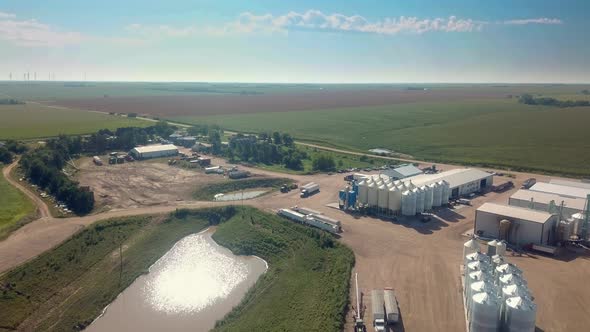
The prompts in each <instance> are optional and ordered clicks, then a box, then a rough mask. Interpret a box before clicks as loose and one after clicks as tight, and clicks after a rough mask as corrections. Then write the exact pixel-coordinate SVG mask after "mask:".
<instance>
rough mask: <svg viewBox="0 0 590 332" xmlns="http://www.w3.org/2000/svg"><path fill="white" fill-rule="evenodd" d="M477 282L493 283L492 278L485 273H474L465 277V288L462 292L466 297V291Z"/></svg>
mask: <svg viewBox="0 0 590 332" xmlns="http://www.w3.org/2000/svg"><path fill="white" fill-rule="evenodd" d="M477 281H485V282H487V283H493V282H494V277H493V276H492V275H491V274H490V273H489V272H486V271H474V272H471V273H469V274H467V275H466V276H465V287H464V289H463V291H464V292H465V295H467V290H469V289H471V285H472V284H473V283H474V282H477Z"/></svg>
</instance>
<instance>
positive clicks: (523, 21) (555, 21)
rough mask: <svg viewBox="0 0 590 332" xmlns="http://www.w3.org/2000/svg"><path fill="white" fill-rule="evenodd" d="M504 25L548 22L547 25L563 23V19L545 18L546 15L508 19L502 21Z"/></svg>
mask: <svg viewBox="0 0 590 332" xmlns="http://www.w3.org/2000/svg"><path fill="white" fill-rule="evenodd" d="M502 23H503V24H506V25H526V24H549V25H556V24H563V21H562V20H560V19H557V18H547V17H539V18H527V19H520V20H508V21H504V22H502Z"/></svg>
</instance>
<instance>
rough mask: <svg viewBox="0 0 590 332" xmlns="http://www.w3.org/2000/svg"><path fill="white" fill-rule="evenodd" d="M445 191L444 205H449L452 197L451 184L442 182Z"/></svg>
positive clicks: (443, 192)
mask: <svg viewBox="0 0 590 332" xmlns="http://www.w3.org/2000/svg"><path fill="white" fill-rule="evenodd" d="M441 182H442V185H443V191H442V202H441V203H442V204H449V198H450V197H451V187H450V185H449V183H448V182H447V181H445V180H442V181H441Z"/></svg>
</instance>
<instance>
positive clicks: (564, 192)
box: [529, 182, 590, 199]
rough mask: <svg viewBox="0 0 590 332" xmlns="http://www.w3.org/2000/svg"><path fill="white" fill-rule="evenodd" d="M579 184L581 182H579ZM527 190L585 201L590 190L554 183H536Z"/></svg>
mask: <svg viewBox="0 0 590 332" xmlns="http://www.w3.org/2000/svg"><path fill="white" fill-rule="evenodd" d="M580 184H581V182H580ZM529 190H532V191H539V192H543V193H549V194H556V195H559V196H565V197H577V198H583V199H585V198H586V197H587V196H588V195H590V188H583V187H579V186H578V187H573V186H566V185H562V184H556V183H545V182H537V183H535V185H534V186H532V187H530V188H529Z"/></svg>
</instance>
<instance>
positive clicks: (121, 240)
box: [0, 207, 354, 331]
mask: <svg viewBox="0 0 590 332" xmlns="http://www.w3.org/2000/svg"><path fill="white" fill-rule="evenodd" d="M220 222H221V223H222V224H221V226H219V229H218V231H217V233H216V234H215V239H216V241H218V242H220V243H221V244H223V245H225V246H227V247H228V248H230V249H232V251H234V252H236V253H241V254H256V255H258V256H260V257H262V258H264V259H265V260H266V261H267V262H269V270H268V271H267V273H266V274H265V275H264V276H263V277H261V279H260V280H259V281H258V282H257V283H256V285H255V286H254V288H253V289H252V290H250V291H249V292H248V294H247V295H246V297H245V299H244V302H243V303H242V304H241V305H240V306H238V307H236V308H235V309H234V311H232V312H231V313H230V314H229V315H228V316H227V317H226V319H225V320H224V323H223V324H221V325H220V327H219V328H220V329H222V330H232V331H233V330H236V328H237V329H238V330H240V329H241V330H244V331H254V330H258V331H271V330H293V331H295V330H296V331H302V330H303V331H312V330H320V329H321V330H327V331H338V330H340V327H341V324H342V322H343V315H344V312H345V311H344V308H345V306H346V304H347V302H348V281H349V278H350V271H351V268H352V263H353V259H354V257H353V255H352V252H351V251H350V250H349V249H348V248H346V247H343V246H341V245H339V244H337V243H336V242H335V241H334V240H333V239H332V237H331V236H330V235H326V234H320V232H319V231H314V230H311V229H309V228H306V227H303V226H300V225H297V224H294V223H291V222H289V221H286V220H283V219H281V218H279V217H277V216H274V215H269V214H266V213H263V212H260V211H258V210H254V209H251V208H243V210H241V209H240V208H236V207H226V208H219V209H203V210H192V211H189V210H179V211H177V212H175V213H173V214H171V215H169V216H139V217H127V218H118V219H112V220H107V221H102V222H99V223H97V224H95V225H93V226H90V227H89V228H87V229H85V230H83V231H81V232H80V233H78V234H76V235H74V236H73V237H72V238H71V239H69V240H68V241H66V242H64V243H63V244H61V245H60V246H58V247H57V248H55V249H54V250H52V251H48V252H46V253H44V254H42V255H41V256H39V257H37V258H35V259H33V260H32V261H30V262H27V263H25V264H24V265H22V266H20V267H17V268H16V269H14V270H12V271H10V272H8V273H6V274H4V275H2V276H0V288H2V293H0V331H9V330H14V329H16V328H17V327H18V328H19V329H22V330H34V331H49V330H51V331H78V330H80V329H83V328H84V327H86V326H88V324H90V323H91V322H92V320H93V319H94V318H96V317H97V316H98V315H99V314H100V313H101V311H102V309H103V308H104V307H105V306H106V305H108V304H109V303H111V302H112V301H113V300H114V299H115V298H116V296H117V295H118V294H119V293H120V292H121V291H123V290H124V289H125V288H126V287H127V286H128V285H130V284H131V283H132V282H133V281H134V280H135V279H136V278H137V277H138V276H139V275H141V274H142V273H146V272H147V271H148V268H149V267H150V266H151V265H152V264H153V263H154V262H155V261H156V260H157V259H158V258H160V257H161V256H162V255H163V254H164V253H166V252H167V251H168V250H169V249H170V248H171V247H172V246H173V245H174V244H175V243H176V242H177V241H178V240H180V239H181V238H183V237H185V236H187V235H189V234H194V233H197V232H199V231H200V230H202V229H204V228H205V227H207V226H209V225H215V224H218V223H220ZM120 244H123V248H124V251H123V272H122V274H121V275H120V274H119V273H120V269H119V256H118V253H119V250H118V249H119V245H120ZM327 283H330V285H332V286H331V287H325V285H326V284H327ZM293 303H297V304H299V305H298V306H295V307H294V306H293ZM269 308H273V310H272V312H273V315H272V318H271V317H268V315H266V316H265V319H259V318H260V317H261V316H260V313H261V312H265V310H266V312H270V311H268V310H270V309H269ZM55 309H58V310H55ZM288 318H290V319H288ZM22 324H24V325H22ZM253 327H255V328H253Z"/></svg>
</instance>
